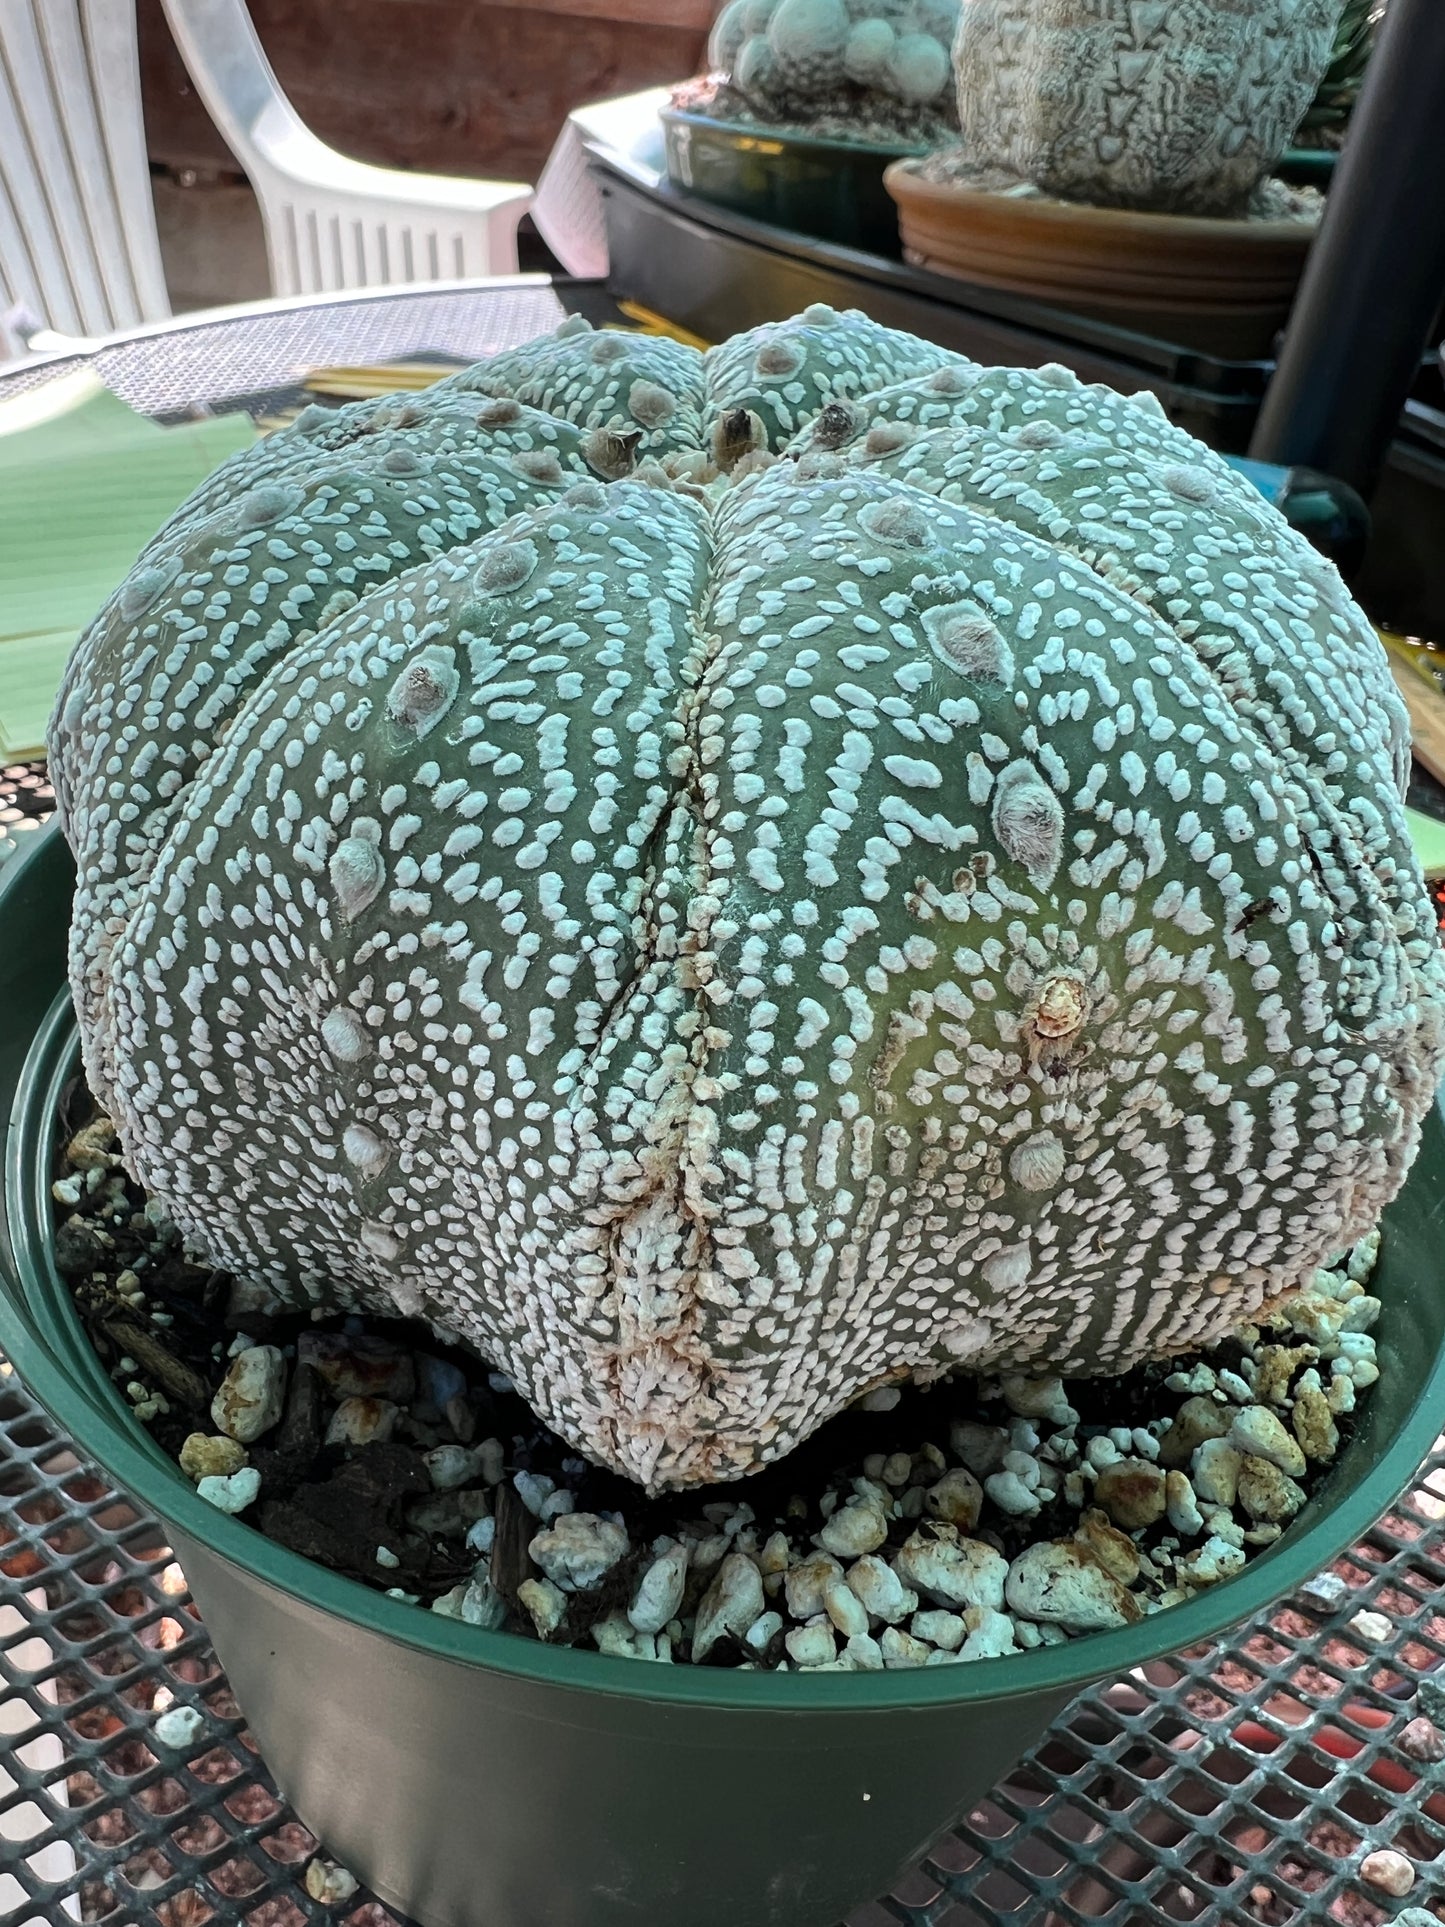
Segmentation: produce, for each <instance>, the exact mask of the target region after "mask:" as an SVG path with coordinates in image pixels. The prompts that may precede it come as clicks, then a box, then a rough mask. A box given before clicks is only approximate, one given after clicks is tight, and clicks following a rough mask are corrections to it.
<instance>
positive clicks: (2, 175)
mask: <svg viewBox="0 0 1445 1927" xmlns="http://www.w3.org/2000/svg"><path fill="white" fill-rule="evenodd" d="M12 304H16V305H19V306H22V307H24V308H27V309H29V310H30V311H31V312H32V313H33V314H34V316H35V317H36V319H37V320H38V321H40V322H41V323H42V324H43V325H45V326H47V327H50V328H56V329H60V330H62V331H63V332H65V333H71V334H74V333H79V334H104V333H108V332H110V331H111V330H113V329H117V328H133V327H138V326H139V325H140V324H141V323H142V322H146V321H162V320H164V319H165V317H166V316H167V315H168V314H169V313H170V311H171V307H170V301H169V299H168V298H167V295H166V284H165V275H164V273H163V271H162V268H161V252H160V243H159V240H158V238H157V235H156V218H155V205H154V202H153V201H152V199H151V184H150V169H149V165H148V163H147V161H146V146H145V130H144V126H143V124H142V120H141V94H140V64H139V61H138V59H137V56H136V28H135V0H0V309H4V308H5V307H8V306H10V305H12Z"/></svg>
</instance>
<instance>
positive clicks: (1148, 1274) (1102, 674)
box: [52, 309, 1442, 1487]
mask: <svg viewBox="0 0 1445 1927" xmlns="http://www.w3.org/2000/svg"><path fill="white" fill-rule="evenodd" d="M52 759H53V760H52V768H53V770H54V773H55V780H56V787H57V795H58V798H59V801H60V806H61V812H62V820H63V822H64V825H65V829H66V832H67V834H68V836H69V838H70V840H71V842H72V845H73V846H74V849H75V852H76V856H77V859H78V870H79V877H80V884H79V891H78V895H77V900H76V914H75V922H74V928H73V936H72V977H73V983H74V988H75V993H76V1000H77V1005H78V1008H79V1010H80V1014H81V1021H82V1034H83V1039H84V1045H85V1055H86V1065H87V1069H88V1072H89V1075H90V1078H91V1081H92V1084H93V1086H94V1088H95V1090H96V1092H97V1095H98V1096H99V1098H100V1099H101V1101H102V1102H103V1103H104V1104H106V1105H107V1106H108V1107H109V1108H110V1109H111V1111H112V1112H113V1114H114V1116H115V1117H116V1119H117V1122H118V1124H119V1126H120V1130H121V1135H122V1141H123V1143H124V1146H125V1152H126V1156H127V1158H128V1160H129V1161H130V1163H131V1164H132V1166H133V1168H134V1170H135V1172H136V1174H137V1176H138V1177H139V1178H140V1179H141V1181H142V1182H143V1183H144V1184H145V1185H146V1186H147V1187H148V1189H149V1191H150V1193H151V1195H152V1196H153V1197H154V1198H155V1199H157V1200H158V1201H159V1203H160V1204H161V1205H162V1206H164V1208H165V1209H166V1210H167V1211H168V1212H169V1213H170V1214H171V1215H172V1217H173V1218H174V1219H175V1220H176V1222H177V1223H178V1224H179V1225H180V1226H181V1227H182V1229H183V1230H184V1231H185V1233H186V1234H187V1236H188V1237H189V1238H190V1239H191V1240H193V1241H194V1243H195V1244H197V1245H198V1246H200V1247H201V1248H202V1249H204V1250H205V1251H206V1252H208V1253H209V1254H210V1255H211V1256H212V1257H213V1258H214V1260H215V1261H216V1262H217V1263H218V1264H221V1265H224V1266H227V1267H230V1268H231V1269H233V1270H234V1271H235V1273H236V1274H237V1275H238V1276H239V1277H240V1278H241V1279H242V1280H243V1281H245V1283H246V1284H247V1286H248V1288H249V1289H251V1290H252V1291H253V1292H267V1293H269V1294H271V1295H273V1296H274V1297H275V1298H276V1299H277V1300H280V1301H284V1302H286V1303H290V1304H298V1305H308V1304H309V1305H314V1306H322V1307H361V1308H365V1309H367V1310H370V1311H374V1312H401V1313H405V1314H407V1315H410V1316H415V1317H419V1318H422V1319H425V1320H427V1321H429V1322H430V1324H431V1325H432V1326H433V1327H434V1328H435V1330H436V1331H437V1332H438V1333H440V1334H442V1335H444V1336H446V1337H449V1338H455V1339H459V1340H463V1341H465V1342H467V1343H468V1344H470V1345H472V1346H474V1347H476V1348H477V1350H478V1351H480V1352H481V1353H482V1354H483V1355H484V1356H485V1357H487V1358H488V1359H489V1360H491V1361H493V1362H494V1364H495V1365H496V1366H497V1367H498V1368H499V1369H502V1370H504V1371H506V1372H507V1373H508V1374H510V1375H511V1377H512V1378H513V1379H514V1380H515V1382H516V1384H517V1386H518V1388H519V1389H520V1390H521V1391H522V1392H523V1393H524V1395H525V1396H526V1397H527V1398H528V1399H529V1400H530V1401H531V1403H532V1405H533V1407H534V1408H535V1409H536V1410H537V1411H538V1412H539V1413H540V1414H541V1415H542V1416H543V1417H544V1418H545V1419H546V1420H547V1421H548V1422H549V1423H550V1424H551V1425H553V1426H554V1427H555V1428H556V1429H557V1430H558V1431H559V1432H560V1433H562V1434H563V1435H564V1436H565V1437H566V1438H567V1439H569V1440H570V1441H572V1442H573V1443H574V1445H576V1446H577V1447H579V1448H581V1449H582V1450H583V1451H585V1452H587V1453H589V1454H590V1455H591V1456H593V1457H594V1458H596V1459H598V1460H600V1461H603V1462H605V1463H607V1464H609V1465H612V1466H615V1467H617V1468H618V1469H619V1470H621V1471H623V1472H625V1473H627V1474H629V1475H631V1476H632V1477H634V1478H636V1479H638V1480H641V1481H644V1482H645V1483H647V1484H648V1485H650V1486H652V1487H660V1486H665V1485H679V1484H687V1483H695V1482H700V1481H707V1480H719V1479H726V1478H729V1477H732V1476H735V1475H737V1474H740V1473H743V1472H747V1471H749V1470H750V1469H753V1468H755V1467H757V1466H758V1465H760V1464H762V1463H764V1462H765V1461H767V1460H769V1459H772V1458H775V1457H777V1456H778V1455H780V1454H782V1453H784V1452H786V1451H787V1450H788V1449H789V1448H790V1447H791V1446H793V1445H794V1444H796V1443H797V1441H798V1440H800V1439H801V1438H803V1437H804V1436H805V1435H807V1434H808V1433H809V1432H810V1431H812V1430H813V1429H814V1428H815V1427H816V1426H818V1425H819V1424H820V1423H821V1422H822V1421H823V1420H824V1419H826V1418H827V1417H828V1416H829V1415H830V1414H831V1413H834V1412H836V1411H838V1410H839V1409H840V1408H841V1407H842V1406H844V1405H846V1404H847V1403H848V1402H849V1401H850V1400H853V1399H855V1398H857V1397H858V1396H859V1395H860V1394H862V1393H865V1392H868V1391H869V1390H871V1389H873V1388H876V1387H879V1386H882V1385H885V1384H888V1383H890V1382H893V1381H897V1380H901V1379H904V1378H907V1377H909V1376H914V1377H919V1378H923V1379H927V1378H929V1377H934V1376H937V1375H938V1374H940V1373H942V1372H944V1371H946V1370H948V1369H949V1368H951V1367H954V1366H959V1365H965V1366H970V1367H975V1368H977V1367H984V1366H990V1367H994V1366H999V1367H1001V1366H1009V1367H1021V1368H1029V1369H1035V1370H1044V1369H1049V1370H1061V1371H1066V1372H1103V1371H1110V1370H1116V1369H1119V1368H1122V1367H1125V1366H1128V1365H1130V1364H1131V1363H1133V1362H1134V1361H1136V1360H1139V1359H1142V1358H1146V1357H1151V1356H1157V1355H1166V1354H1169V1353H1173V1352H1178V1351H1181V1350H1184V1349H1186V1348H1188V1347H1191V1346H1193V1345H1195V1344H1197V1343H1199V1342H1201V1341H1203V1340H1205V1339H1207V1338H1210V1337H1213V1336H1216V1335H1218V1334H1220V1333H1221V1332H1223V1331H1225V1330H1227V1329H1229V1328H1230V1327H1232V1326H1234V1325H1236V1324H1238V1323H1239V1322H1240V1321H1241V1320H1244V1319H1246V1318H1248V1317H1250V1316H1252V1315H1253V1314H1255V1313H1256V1312H1258V1311H1259V1309H1260V1308H1261V1307H1262V1306H1264V1305H1266V1304H1268V1303H1269V1302H1270V1301H1272V1300H1274V1299H1276V1298H1278V1297H1279V1296H1281V1295H1282V1294H1284V1293H1285V1292H1287V1291H1288V1290H1289V1289H1290V1288H1291V1287H1293V1286H1296V1285H1298V1284H1299V1283H1300V1282H1301V1281H1303V1280H1306V1279H1308V1278H1309V1277H1310V1276H1311V1275H1312V1272H1313V1269H1314V1267H1315V1266H1316V1265H1317V1264H1318V1263H1319V1262H1320V1261H1321V1260H1322V1259H1324V1258H1325V1257H1326V1256H1328V1255H1329V1254H1330V1253H1331V1252H1332V1251H1334V1250H1335V1249H1337V1248H1338V1247H1339V1246H1341V1245H1343V1244H1346V1243H1348V1242H1349V1241H1350V1240H1351V1239H1352V1238H1354V1237H1357V1236H1359V1235H1360V1234H1362V1233H1363V1232H1364V1231H1365V1230H1366V1229H1367V1228H1368V1227H1369V1226H1370V1225H1371V1223H1372V1222H1373V1221H1374V1219H1375V1218H1376V1217H1377V1215H1378V1214H1379V1212H1380V1210H1381V1208H1382V1207H1383V1205H1384V1204H1385V1203H1386V1202H1387V1201H1388V1200H1389V1198H1390V1197H1391V1195H1392V1194H1393V1193H1394V1192H1395V1190H1396V1189H1397V1188H1398V1187H1399V1185H1400V1183H1401V1182H1402V1180H1403V1177H1404V1174H1405V1171H1406V1169H1407V1167H1408V1165H1409V1162H1410V1159H1411V1157H1412V1155H1413V1151H1414V1148H1415V1144H1416V1140H1417V1134H1418V1129H1419V1125H1420V1121H1421V1118H1422V1116H1423V1115H1424V1113H1425V1111H1426V1109H1427V1108H1428V1106H1429V1104H1430V1102H1431V1098H1432V1094H1433V1091H1434V1088H1435V1084H1436V1079H1437V1076H1438V1074H1439V1072H1440V1068H1441V1060H1442V1041H1441V1032H1442V1023H1441V996H1442V967H1441V962H1440V956H1439V951H1438V947H1437V943H1436V938H1435V934H1434V927H1433V919H1432V917H1431V914H1430V909H1429V906H1428V903H1427V900H1426V897H1425V893H1424V889H1423V886H1422V883H1421V879H1420V875H1419V872H1418V870H1417V868H1416V865H1415V863H1414V860H1413V858H1412V855H1411V852H1410V847H1409V844H1408V842H1407V840H1406V835H1405V827H1404V822H1403V817H1402V811H1401V803H1400V794H1401V783H1402V780H1403V777H1404V774H1405V769H1406V764H1407V751H1406V735H1405V724H1404V719H1403V714H1402V710H1401V706H1400V704H1399V702H1398V700H1397V698H1396V696H1395V694H1394V691H1393V688H1392V685H1391V682H1390V678H1389V675H1388V672H1387V670H1386V668H1385V663H1384V659H1383V656H1382V654H1381V652H1380V649H1379V645H1378V643H1377V642H1376V640H1375V638H1374V636H1373V634H1372V633H1371V631H1370V629H1369V627H1368V625H1367V624H1366V622H1365V620H1364V618H1363V617H1362V616H1361V615H1360V613H1359V612H1358V610H1357V609H1356V608H1355V607H1354V606H1353V604H1352V603H1351V602H1350V600H1349V598H1348V596H1347V595H1346V594H1345V592H1344V590H1343V588H1342V587H1341V584H1340V581H1339V578H1338V576H1337V575H1336V573H1335V572H1334V570H1333V569H1332V568H1331V567H1330V566H1329V565H1328V564H1327V563H1326V562H1324V561H1322V560H1321V559H1320V558H1319V557H1318V556H1316V555H1315V554H1314V552H1313V551H1312V550H1311V549H1309V548H1308V547H1307V546H1306V545H1305V543H1304V542H1303V541H1302V540H1301V539H1300V538H1299V537H1298V536H1297V535H1296V534H1295V533H1294V532H1293V531H1292V530H1290V529H1289V528H1288V527H1287V526H1286V524H1285V523H1284V522H1283V521H1282V520H1281V518H1280V517H1279V516H1278V515H1277V514H1276V513H1275V512H1274V511H1273V510H1272V509H1270V508H1269V507H1268V506H1266V505H1265V504H1264V503H1263V501H1261V500H1260V499H1258V498H1257V497H1256V495H1255V494H1254V493H1253V492H1252V491H1251V490H1250V488H1249V487H1248V486H1247V485H1246V484H1245V483H1243V482H1241V481H1240V480H1239V479H1238V478H1236V477H1235V476H1234V474H1233V473H1232V472H1231V471H1230V470H1229V469H1228V468H1227V467H1226V465H1225V464H1224V463H1223V462H1222V461H1221V460H1219V459H1218V458H1216V457H1215V456H1214V455H1213V454H1211V453H1210V452H1209V451H1207V450H1206V449H1204V448H1202V447H1201V446H1199V445H1198V444H1197V443H1196V442H1194V441H1193V440H1192V439H1191V438H1190V437H1189V436H1187V435H1185V434H1184V433H1182V432H1181V431H1180V430H1178V429H1176V428H1174V427H1172V426H1171V425H1170V424H1169V422H1168V421H1167V420H1165V418H1164V417H1163V415H1162V413H1161V412H1160V410H1159V409H1158V407H1157V405H1156V404H1155V403H1154V402H1153V401H1152V399H1151V398H1149V397H1147V396H1144V397H1133V398H1129V399H1125V398H1122V397H1120V396H1118V395H1116V394H1114V393H1112V392H1110V391H1107V390H1100V389H1091V388H1087V387H1084V386H1081V385H1080V384H1079V383H1078V382H1077V381H1076V380H1075V379H1074V378H1073V377H1072V376H1071V375H1069V374H1067V373H1066V372H1064V371H1063V370H1060V369H1057V368H1052V369H1050V368H1044V369H1039V370H1036V371H1022V370H1017V369H1009V370H998V369H983V368H977V367H974V366H973V365H971V364H970V363H968V362H965V361H963V360H961V359H959V358H957V357H954V356H950V355H947V354H945V353H944V352H943V351H941V350H939V349H936V348H932V347H929V346H927V345H926V344H924V343H922V342H915V341H913V340H911V339H910V338H909V337H907V336H903V335H897V334H890V333H889V332H887V331H886V330H883V329H881V328H877V327H875V326H874V325H873V324H871V323H869V322H867V321H865V320H864V318H863V317H862V316H859V315H834V314H832V313H831V312H830V311H829V310H827V309H810V310H809V311H808V312H807V313H806V314H805V315H803V316H801V317H799V318H798V319H796V320H794V321H791V322H785V323H781V324H779V325H777V326H774V327H769V328H764V329H760V330H757V331H756V332H754V333H753V334H751V335H748V336H743V337H739V338H737V339H734V340H733V341H730V342H727V343H724V344H723V345H722V346H721V347H719V348H716V349H714V350H712V351H711V352H710V353H708V354H706V355H698V354H696V353H695V352H693V351H692V350H690V349H687V348H683V347H680V346H678V345H676V344H673V343H670V342H662V341H654V340H647V339H644V338H638V337H629V336H625V335H620V334H613V333H607V332H603V333H591V332H588V331H586V330H585V329H584V330H574V331H569V332H566V333H565V334H563V335H562V336H560V337H559V338H557V339H553V340H548V341H544V342H540V343H537V344H535V345H533V346H531V347H527V348H522V349H518V350H515V351H513V352H511V353H508V354H505V355H501V356H499V357H497V358H496V359H495V360H493V361H490V362H484V363H482V364H480V365H479V366H478V367H477V368H475V369H472V370H469V371H468V372H466V373H465V374H463V375H460V376H458V377H456V378H455V379H452V380H449V381H446V382H443V383H442V384H440V385H439V386H438V387H437V388H435V389H433V390H430V391H428V392H427V393H426V394H424V395H420V396H417V397H415V398H409V399H407V400H406V401H404V402H395V401H388V402H383V403H381V404H374V403H366V404H358V405H356V406H354V407H351V408H346V409H342V410H340V411H339V412H337V413H322V412H320V411H316V412H311V413H308V414H307V415H305V416H303V417H302V419H301V420H300V421H299V422H297V423H296V424H295V426H294V427H292V428H290V429H285V430H282V431H280V432H278V433H277V434H275V435H273V436H272V437H271V438H270V439H269V440H268V441H266V442H264V443H263V444H261V445H260V446H259V447H258V448H257V449H256V450H254V451H253V452H250V453H248V454H247V455H245V456H243V457H241V458H239V459H237V460H236V461H233V462H232V463H231V464H230V466H229V467H228V469H227V470H225V471H224V472H223V473H222V474H221V475H220V476H219V477H218V478H217V479H216V480H214V481H213V482H212V483H210V484H208V485H207V487H206V488H205V489H204V490H203V491H202V493H201V495H200V496H198V497H196V498H195V499H194V500H193V502H192V503H191V505H190V506H189V507H188V508H187V509H185V510H183V511H182V512H181V514H180V515H178V516H177V517H176V518H175V520H174V521H173V522H172V523H171V525H170V526H169V528H167V529H166V530H165V531H163V533H162V534H161V536H160V537H158V538H157V541H156V542H155V544H154V545H153V546H152V548H151V549H150V551H149V552H148V553H147V555H146V556H145V557H144V558H143V560H142V562H141V564H140V565H139V567H138V568H137V569H136V571H135V572H134V573H133V574H132V575H131V576H130V577H129V579H128V580H127V581H126V582H125V583H124V584H123V585H122V587H121V588H120V590H119V591H118V592H117V594H116V596H115V597H114V598H113V600H112V601H111V603H110V604H109V606H108V607H107V609H106V610H105V611H104V612H103V614H102V615H101V617H100V618H99V619H98V621H97V622H96V624H95V625H94V627H93V628H92V629H91V631H90V632H89V633H88V635H87V636H86V637H85V638H84V640H83V642H82V643H81V645H80V647H79V649H78V651H77V654H76V656H75V659H74V662H73V664H72V666H71V669H70V672H69V676H68V680H67V683H66V687H65V689H64V690H63V692H62V695H61V699H60V702H59V705H58V708H57V713H56V720H55V723H54V725H53V731H52Z"/></svg>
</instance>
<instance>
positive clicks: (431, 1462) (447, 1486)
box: [422, 1445, 482, 1492]
mask: <svg viewBox="0 0 1445 1927" xmlns="http://www.w3.org/2000/svg"><path fill="white" fill-rule="evenodd" d="M422 1464H423V1465H425V1467H426V1471H427V1477H428V1478H429V1479H430V1480H431V1482H432V1488H433V1490H434V1491H437V1492H453V1491H455V1490H456V1489H457V1487H458V1486H463V1485H469V1484H470V1483H471V1481H472V1480H473V1479H475V1478H479V1477H480V1476H481V1470H482V1459H481V1454H480V1453H479V1452H475V1451H472V1450H470V1449H469V1448H468V1447H467V1446H465V1445H438V1446H434V1447H433V1448H432V1450H431V1451H430V1452H425V1453H423V1454H422Z"/></svg>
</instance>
